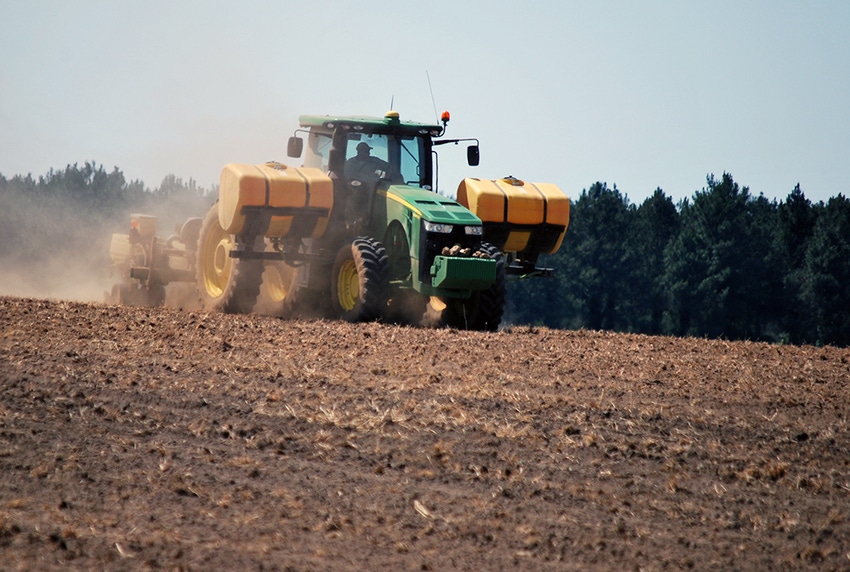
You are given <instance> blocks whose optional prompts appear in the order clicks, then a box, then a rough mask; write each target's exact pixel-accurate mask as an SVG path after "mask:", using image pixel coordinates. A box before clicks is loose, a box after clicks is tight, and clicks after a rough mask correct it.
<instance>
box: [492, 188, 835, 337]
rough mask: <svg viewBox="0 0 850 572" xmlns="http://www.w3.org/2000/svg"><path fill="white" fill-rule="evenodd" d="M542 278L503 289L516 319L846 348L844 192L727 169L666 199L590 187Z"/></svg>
mask: <svg viewBox="0 0 850 572" xmlns="http://www.w3.org/2000/svg"><path fill="white" fill-rule="evenodd" d="M571 207H572V210H571V212H570V226H569V229H568V230H567V234H566V238H565V240H564V243H563V245H562V247H561V249H560V250H559V251H558V252H557V253H556V254H554V255H551V256H549V257H546V259H544V260H542V262H543V263H544V264H547V265H549V266H551V267H553V268H554V269H555V271H556V277H555V278H553V279H551V280H526V281H521V282H519V283H517V284H513V285H512V286H513V287H512V288H510V289H509V293H508V309H507V314H506V315H507V317H508V319H509V320H511V321H512V322H514V323H520V324H521V323H531V324H539V325H545V326H549V327H553V328H569V329H578V328H588V329H601V330H614V331H620V332H636V333H645V334H662V335H675V336H699V337H710V338H726V339H731V340H766V341H772V342H780V343H793V344H803V343H808V344H833V345H840V346H846V345H848V344H850V200H848V199H847V198H846V197H844V196H843V195H838V196H837V197H834V198H832V199H830V200H829V201H827V202H826V203H823V202H818V203H814V204H813V203H812V202H811V201H809V200H808V199H807V198H806V196H805V194H804V193H803V191H802V190H801V189H800V186H799V185H797V186H796V187H795V188H794V189H793V190H792V191H791V193H790V194H789V195H788V197H787V198H786V199H785V200H783V201H776V200H768V199H767V198H765V197H764V196H753V195H752V194H751V193H750V191H749V189H748V188H747V187H742V186H739V185H738V183H736V182H735V181H734V180H733V178H732V175H731V174H728V173H724V174H723V176H722V177H720V178H716V177H715V176H713V175H710V176H708V177H707V184H706V186H705V187H704V188H703V189H702V190H700V191H697V192H696V193H695V194H694V195H693V197H692V198H690V199H685V200H682V201H681V202H679V203H678V204H674V203H673V201H672V199H671V198H670V197H668V196H666V195H665V194H664V192H663V191H662V190H661V189H656V191H655V192H654V194H653V195H652V196H651V197H649V198H647V199H646V200H645V201H644V202H643V203H642V204H640V205H639V206H636V205H633V204H631V203H630V202H629V201H628V199H627V197H625V196H624V195H623V194H622V193H621V192H620V191H619V190H618V189H617V187H616V185H614V186H613V188H609V187H608V186H607V184H606V183H599V182H597V183H595V184H594V185H592V186H591V187H590V188H589V189H585V190H584V191H583V192H582V194H581V196H580V197H578V199H577V200H574V201H573V202H572V203H571Z"/></svg>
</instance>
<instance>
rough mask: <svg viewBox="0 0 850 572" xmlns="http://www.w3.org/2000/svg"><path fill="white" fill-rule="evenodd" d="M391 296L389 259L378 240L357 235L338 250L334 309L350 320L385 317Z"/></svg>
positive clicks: (332, 276) (368, 319) (335, 264)
mask: <svg viewBox="0 0 850 572" xmlns="http://www.w3.org/2000/svg"><path fill="white" fill-rule="evenodd" d="M388 299H389V261H388V258H387V252H386V250H384V247H383V246H382V245H381V243H379V242H378V241H376V240H373V239H371V238H368V237H358V238H355V239H354V240H353V241H352V242H348V243H346V244H345V245H344V246H343V247H342V248H341V249H340V250H339V252H338V253H337V256H336V260H335V261H334V265H333V270H332V271H331V301H332V303H333V308H334V312H335V313H336V315H337V316H338V317H340V318H342V319H343V320H346V321H349V322H368V321H371V320H379V319H381V318H382V317H383V315H384V312H385V311H386V308H387V300H388Z"/></svg>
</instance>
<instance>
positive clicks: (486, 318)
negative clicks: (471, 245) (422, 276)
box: [441, 242, 507, 332]
mask: <svg viewBox="0 0 850 572" xmlns="http://www.w3.org/2000/svg"><path fill="white" fill-rule="evenodd" d="M479 250H480V251H481V252H484V253H486V254H487V255H488V256H489V257H490V258H494V259H495V260H496V279H495V280H494V281H493V284H492V285H491V286H490V287H489V288H488V289H486V290H475V291H473V292H472V295H471V296H470V297H469V298H466V299H458V298H441V301H442V302H443V303H444V304H445V305H446V308H445V309H444V310H443V314H442V317H441V322H442V324H443V325H445V326H448V327H450V328H456V329H459V330H481V331H485V332H495V331H496V330H498V329H499V324H501V323H502V314H504V312H505V285H506V283H507V279H506V277H505V257H504V255H503V254H502V252H501V251H500V250H499V249H498V248H496V247H495V246H493V245H492V244H488V243H486V242H485V243H482V244H481V247H480V248H479Z"/></svg>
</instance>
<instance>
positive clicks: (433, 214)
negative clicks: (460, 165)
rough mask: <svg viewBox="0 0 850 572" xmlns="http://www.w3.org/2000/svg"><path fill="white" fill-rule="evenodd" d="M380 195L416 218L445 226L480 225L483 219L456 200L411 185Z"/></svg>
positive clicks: (382, 191) (383, 191)
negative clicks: (403, 207) (405, 208)
mask: <svg viewBox="0 0 850 572" xmlns="http://www.w3.org/2000/svg"><path fill="white" fill-rule="evenodd" d="M378 194H382V195H385V196H386V197H387V200H390V201H394V202H397V203H400V204H401V205H403V206H405V207H407V208H408V209H410V210H411V211H412V212H413V215H414V216H415V217H416V218H421V219H423V220H426V221H428V222H436V223H444V224H465V225H480V224H481V219H480V218H478V217H477V216H475V215H474V214H472V211H470V210H469V209H467V208H466V207H465V206H463V205H461V204H460V203H458V202H457V201H455V200H454V199H451V198H449V197H444V196H442V195H438V194H437V193H434V192H432V191H426V190H425V189H421V188H419V187H412V186H409V185H391V186H390V187H388V188H387V189H386V190H379V191H378Z"/></svg>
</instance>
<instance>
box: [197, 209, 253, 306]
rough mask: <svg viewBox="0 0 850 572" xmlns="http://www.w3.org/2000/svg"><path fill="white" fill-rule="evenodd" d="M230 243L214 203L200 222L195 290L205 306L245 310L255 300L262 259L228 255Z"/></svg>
mask: <svg viewBox="0 0 850 572" xmlns="http://www.w3.org/2000/svg"><path fill="white" fill-rule="evenodd" d="M233 244H234V238H233V237H232V236H231V235H230V234H228V233H226V232H225V231H224V229H223V228H222V227H221V224H220V223H219V221H218V205H217V204H216V205H213V207H212V208H211V209H210V211H209V212H208V213H207V216H206V217H204V222H203V224H202V225H201V232H200V236H199V237H198V251H197V254H196V256H197V258H196V264H195V278H196V283H197V285H198V293H199V294H200V297H201V306H202V307H203V308H204V309H205V310H213V311H220V312H227V313H230V314H247V313H249V312H250V311H251V309H252V308H253V307H254V303H255V302H256V301H257V296H258V295H259V293H260V284H261V283H262V280H263V262H262V261H261V260H239V259H234V258H231V257H230V251H231V249H232V248H233Z"/></svg>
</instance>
